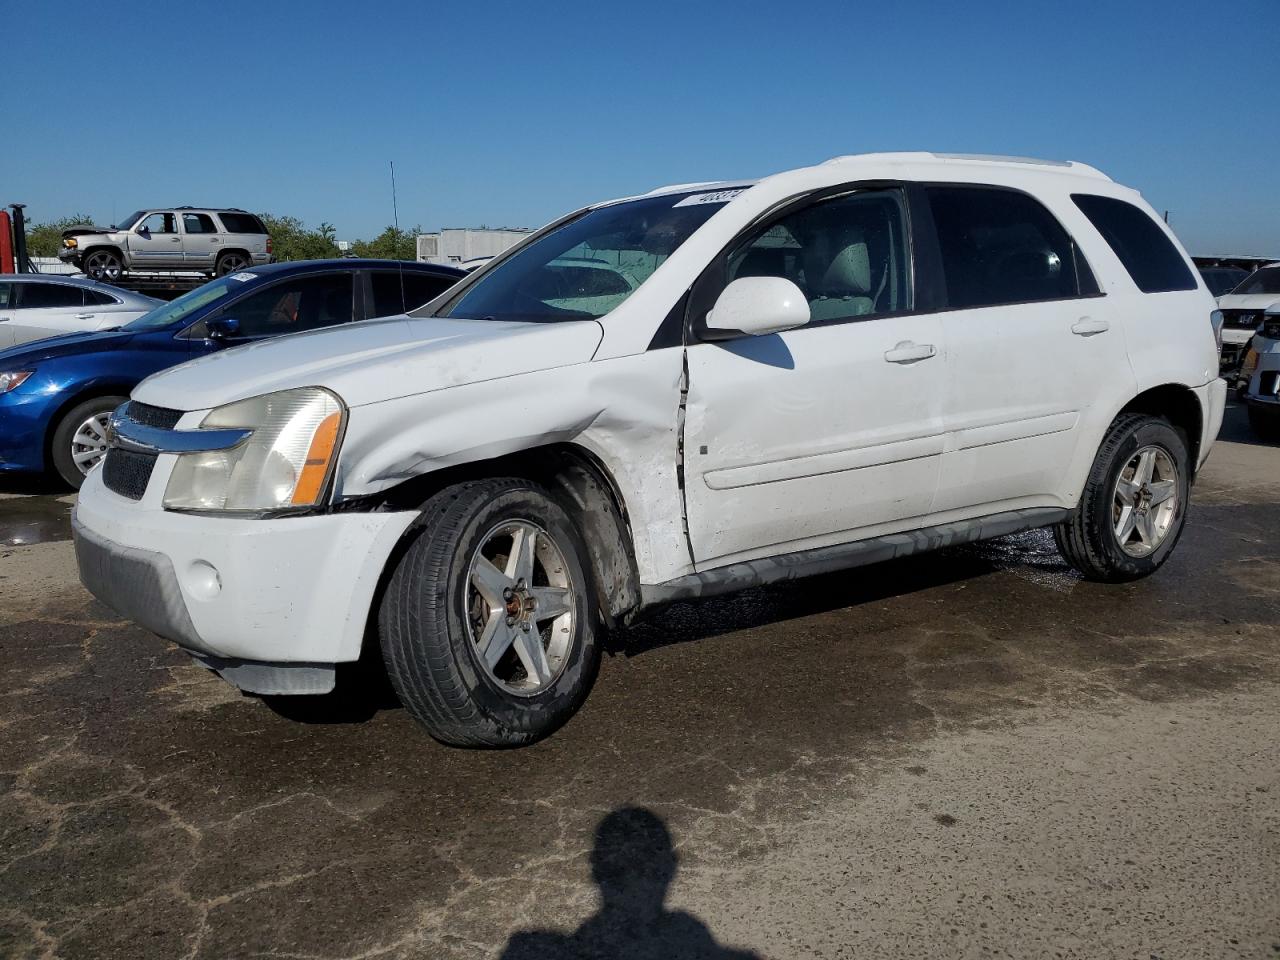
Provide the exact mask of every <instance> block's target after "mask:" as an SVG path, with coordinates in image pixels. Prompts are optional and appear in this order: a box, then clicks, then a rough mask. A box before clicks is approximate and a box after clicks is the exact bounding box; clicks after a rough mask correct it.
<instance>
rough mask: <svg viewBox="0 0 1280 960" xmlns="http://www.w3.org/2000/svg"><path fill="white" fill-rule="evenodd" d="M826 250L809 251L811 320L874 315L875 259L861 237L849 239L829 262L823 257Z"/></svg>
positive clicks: (819, 246)
mask: <svg viewBox="0 0 1280 960" xmlns="http://www.w3.org/2000/svg"><path fill="white" fill-rule="evenodd" d="M823 246H825V244H816V245H814V246H813V247H806V249H805V277H806V279H807V280H808V287H809V290H808V293H809V315H810V318H811V319H812V320H813V321H815V322H820V321H822V320H831V319H835V318H838V317H859V316H864V315H866V314H869V313H871V312H872V310H873V309H874V306H875V300H874V298H873V297H872V296H871V293H872V289H871V257H870V253H869V251H868V250H867V243H866V241H865V240H864V239H862V235H861V233H857V234H849V235H847V236H846V238H845V242H844V243H843V244H842V245H840V246H839V247H837V248H836V249H835V252H834V255H833V256H831V257H830V258H829V259H828V258H827V257H825V256H824V255H823V253H824V251H823V249H822V247H823ZM813 278H816V279H813Z"/></svg>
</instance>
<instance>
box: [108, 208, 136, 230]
mask: <svg viewBox="0 0 1280 960" xmlns="http://www.w3.org/2000/svg"><path fill="white" fill-rule="evenodd" d="M141 219H142V211H141V210H135V211H133V213H131V214H129V215H128V216H127V217H125V218H124V219H123V220H121V221H120V222H119V223H117V224H115V228H116V229H117V230H128V229H129V228H130V227H132V226H133V225H134V224H135V223H137V222H138V221H139V220H141Z"/></svg>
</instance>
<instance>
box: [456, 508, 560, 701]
mask: <svg viewBox="0 0 1280 960" xmlns="http://www.w3.org/2000/svg"><path fill="white" fill-rule="evenodd" d="M575 590H576V585H575V584H574V583H573V581H572V579H571V577H570V575H569V566H568V564H567V563H566V562H565V559H564V552H563V551H562V550H561V548H560V547H559V545H558V544H556V542H555V540H554V539H553V538H552V536H551V535H550V534H549V533H547V531H546V530H543V529H542V528H541V527H539V526H537V525H536V524H533V523H530V522H528V521H526V520H507V521H504V522H503V523H501V524H499V525H498V526H496V527H494V528H493V529H492V530H490V531H489V532H488V533H487V534H485V536H484V537H483V538H482V539H481V541H480V546H479V547H478V548H477V549H476V551H475V554H474V556H473V557H472V558H471V563H470V565H469V566H468V570H467V579H466V590H465V594H464V598H463V605H464V609H463V621H464V622H465V623H467V624H468V625H469V627H470V631H471V640H472V642H473V643H474V644H475V647H476V653H477V655H478V657H479V660H480V662H481V663H482V664H483V665H484V667H485V669H486V670H487V671H488V674H489V676H490V678H491V679H492V680H493V681H494V682H496V683H497V684H498V685H499V686H500V687H502V688H503V689H504V690H506V691H508V692H510V693H514V694H516V695H518V696H524V697H530V696H534V695H535V694H538V693H541V692H542V691H544V690H546V689H547V688H548V687H550V686H551V685H552V684H553V683H554V682H555V681H556V679H557V678H558V677H559V676H560V674H561V673H562V672H563V670H564V668H565V665H566V664H567V663H568V661H569V653H570V650H571V648H572V645H573V637H574V610H575V608H576V603H575V600H576V593H575Z"/></svg>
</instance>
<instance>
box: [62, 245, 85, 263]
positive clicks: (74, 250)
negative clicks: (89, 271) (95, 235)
mask: <svg viewBox="0 0 1280 960" xmlns="http://www.w3.org/2000/svg"><path fill="white" fill-rule="evenodd" d="M58 259H59V260H61V261H62V262H63V263H74V264H75V265H76V266H77V267H78V266H80V248H79V247H63V248H62V249H61V250H59V251H58Z"/></svg>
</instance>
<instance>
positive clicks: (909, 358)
mask: <svg viewBox="0 0 1280 960" xmlns="http://www.w3.org/2000/svg"><path fill="white" fill-rule="evenodd" d="M937 352H938V351H937V350H936V349H934V346H933V344H932V343H916V342H915V341H914V340H903V341H902V342H901V343H899V344H898V345H897V346H896V347H894V348H893V349H892V350H886V351H885V355H884V358H885V359H886V360H888V361H889V362H890V363H915V362H916V361H917V360H928V359H929V358H930V357H932V356H934V355H935V354H936V353H937Z"/></svg>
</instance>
